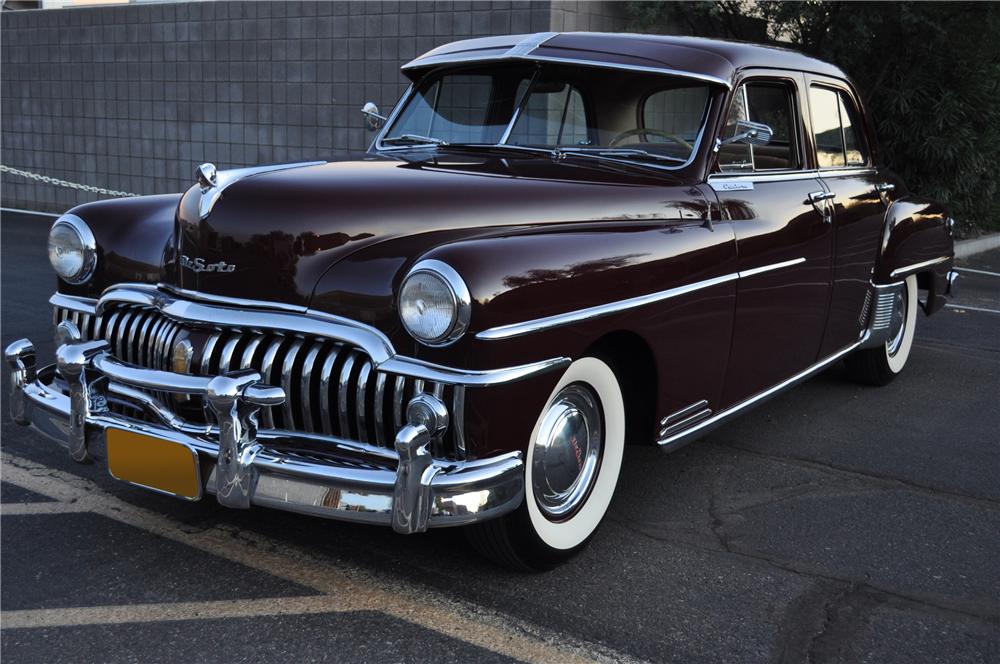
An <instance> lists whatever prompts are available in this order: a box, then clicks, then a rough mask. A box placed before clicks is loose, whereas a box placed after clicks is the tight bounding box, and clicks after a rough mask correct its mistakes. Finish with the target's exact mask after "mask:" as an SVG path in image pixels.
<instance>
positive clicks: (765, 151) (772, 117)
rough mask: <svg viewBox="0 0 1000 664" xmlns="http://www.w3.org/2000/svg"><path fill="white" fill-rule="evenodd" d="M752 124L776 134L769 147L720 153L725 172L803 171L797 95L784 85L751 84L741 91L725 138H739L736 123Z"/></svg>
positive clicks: (735, 147)
mask: <svg viewBox="0 0 1000 664" xmlns="http://www.w3.org/2000/svg"><path fill="white" fill-rule="evenodd" d="M739 120H749V121H751V122H760V123H763V124H766V125H768V126H769V127H771V129H772V130H773V131H774V134H773V135H772V137H771V142H770V143H768V144H767V145H755V146H750V145H747V144H745V143H730V144H728V145H723V146H722V147H721V148H720V149H719V167H720V169H721V170H722V171H726V172H729V171H768V170H794V169H797V168H800V167H801V163H800V162H799V150H798V143H797V141H796V138H797V136H798V134H797V132H796V131H795V122H796V120H795V93H794V90H793V88H792V87H791V86H790V85H787V84H784V83H777V82H774V83H771V82H760V83H747V84H746V85H743V86H741V87H740V88H739V90H737V92H736V96H735V97H734V99H733V105H732V108H730V111H729V117H728V118H727V119H726V126H725V129H724V130H723V133H722V138H724V139H725V138H730V137H732V136H734V135H735V134H736V123H737V122H738V121H739Z"/></svg>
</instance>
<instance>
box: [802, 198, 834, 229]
mask: <svg viewBox="0 0 1000 664" xmlns="http://www.w3.org/2000/svg"><path fill="white" fill-rule="evenodd" d="M808 196H809V202H810V203H812V206H813V209H814V210H816V213H817V214H819V216H821V217H823V223H825V224H832V223H833V205H832V203H831V204H827V203H826V201H832V200H833V199H834V198H836V197H837V194H835V193H833V192H832V191H813V192H811V193H809V194H808Z"/></svg>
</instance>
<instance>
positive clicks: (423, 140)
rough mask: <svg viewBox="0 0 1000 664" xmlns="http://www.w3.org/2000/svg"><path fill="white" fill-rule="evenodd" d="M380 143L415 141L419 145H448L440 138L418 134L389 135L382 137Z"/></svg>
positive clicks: (391, 143) (392, 143)
mask: <svg viewBox="0 0 1000 664" xmlns="http://www.w3.org/2000/svg"><path fill="white" fill-rule="evenodd" d="M382 143H383V144H385V143H388V144H389V145H398V144H399V143H417V144H421V145H448V141H443V140H441V139H440V138H434V137H433V136H421V135H420V134H402V135H400V136H390V137H388V138H383V139H382Z"/></svg>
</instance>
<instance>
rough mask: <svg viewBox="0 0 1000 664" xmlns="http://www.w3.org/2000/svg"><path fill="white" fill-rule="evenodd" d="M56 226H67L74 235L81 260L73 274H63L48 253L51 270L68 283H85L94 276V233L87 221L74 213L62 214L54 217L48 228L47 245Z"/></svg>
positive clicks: (95, 247) (95, 253) (95, 255)
mask: <svg viewBox="0 0 1000 664" xmlns="http://www.w3.org/2000/svg"><path fill="white" fill-rule="evenodd" d="M57 228H68V229H69V230H70V231H71V232H72V233H73V234H74V235H75V236H76V238H77V240H78V242H79V251H80V253H81V255H82V260H81V263H80V269H79V270H77V271H76V272H74V273H73V274H63V273H61V272H60V271H59V269H58V267H57V266H56V264H55V262H53V260H52V256H51V253H50V254H49V264H50V265H52V270H53V271H54V272H55V273H56V274H57V275H59V278H60V279H62V280H63V281H65V282H66V283H68V284H73V285H78V284H83V283H86V282H87V281H89V280H90V278H91V277H92V276H94V270H95V268H96V267H97V240H96V239H95V238H94V233H93V232H92V231H91V230H90V226H88V225H87V222H85V221H84V220H83V219H81V218H80V217H78V216H76V215H75V214H64V215H63V216H61V217H59V218H58V219H56V222H55V223H54V224H52V228H51V229H49V237H48V244H49V247H51V246H52V234H53V233H54V232H55V230H56V229H57Z"/></svg>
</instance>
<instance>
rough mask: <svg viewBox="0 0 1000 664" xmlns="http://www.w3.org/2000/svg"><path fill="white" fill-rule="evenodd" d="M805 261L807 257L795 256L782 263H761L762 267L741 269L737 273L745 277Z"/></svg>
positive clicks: (742, 277) (741, 277)
mask: <svg viewBox="0 0 1000 664" xmlns="http://www.w3.org/2000/svg"><path fill="white" fill-rule="evenodd" d="M805 262H806V259H805V258H804V257H802V258H793V259H792V260H790V261H782V262H781V263H772V264H771V265H761V266H760V267H754V268H751V269H749V270H740V271H739V272H738V273H737V274H739V275H740V279H745V278H747V277H752V276H753V275H755V274H760V273H762V272H770V271H771V270H780V269H781V268H784V267H791V266H793V265H799V264H801V263H805Z"/></svg>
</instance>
